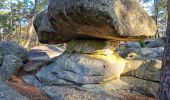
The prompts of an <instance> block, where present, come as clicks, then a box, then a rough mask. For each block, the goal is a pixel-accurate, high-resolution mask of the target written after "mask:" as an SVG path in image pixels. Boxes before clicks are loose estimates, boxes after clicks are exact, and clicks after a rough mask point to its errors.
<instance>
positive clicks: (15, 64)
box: [0, 55, 23, 80]
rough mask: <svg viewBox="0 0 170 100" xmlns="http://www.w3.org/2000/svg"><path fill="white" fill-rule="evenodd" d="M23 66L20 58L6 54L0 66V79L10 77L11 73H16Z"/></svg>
mask: <svg viewBox="0 0 170 100" xmlns="http://www.w3.org/2000/svg"><path fill="white" fill-rule="evenodd" d="M22 66H23V62H22V60H21V59H20V58H18V57H16V56H14V55H6V56H4V58H3V63H2V65H1V66H0V80H7V79H10V78H11V76H12V75H17V74H18V73H19V71H20V69H21V68H22Z"/></svg>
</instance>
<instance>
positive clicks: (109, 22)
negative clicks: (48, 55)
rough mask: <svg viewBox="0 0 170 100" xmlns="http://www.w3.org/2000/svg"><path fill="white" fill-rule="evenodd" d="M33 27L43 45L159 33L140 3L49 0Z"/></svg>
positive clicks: (131, 1)
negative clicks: (73, 40)
mask: <svg viewBox="0 0 170 100" xmlns="http://www.w3.org/2000/svg"><path fill="white" fill-rule="evenodd" d="M47 15H48V16H47ZM34 26H35V29H36V32H37V34H38V36H39V40H40V42H42V43H63V42H68V41H70V40H72V39H109V40H110V39H114V40H115V39H116V40H130V39H132V40H134V39H138V38H143V37H149V36H153V35H154V34H155V33H156V24H155V22H154V21H153V20H152V19H151V18H150V17H149V16H148V14H147V13H146V11H144V9H143V8H142V7H140V5H139V4H138V2H137V0H128V1H123V0H104V1H103V0H62V1H60V0H50V2H49V6H48V12H47V10H46V11H43V12H42V13H40V14H39V15H38V16H37V18H36V20H35V21H34Z"/></svg>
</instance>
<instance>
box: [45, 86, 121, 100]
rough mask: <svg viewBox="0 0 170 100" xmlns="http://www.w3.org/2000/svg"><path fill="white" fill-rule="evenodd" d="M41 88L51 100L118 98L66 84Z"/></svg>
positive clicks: (109, 99)
mask: <svg viewBox="0 0 170 100" xmlns="http://www.w3.org/2000/svg"><path fill="white" fill-rule="evenodd" d="M42 90H43V91H45V93H46V94H47V95H48V96H49V97H51V100H119V99H118V98H116V97H113V96H111V95H109V94H107V93H104V92H103V93H102V92H101V93H95V92H90V91H83V90H78V89H75V88H72V87H68V86H65V87H64V86H44V87H42Z"/></svg>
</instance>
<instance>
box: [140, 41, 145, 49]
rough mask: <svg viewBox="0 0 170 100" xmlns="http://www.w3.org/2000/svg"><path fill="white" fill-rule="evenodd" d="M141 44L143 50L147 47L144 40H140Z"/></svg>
mask: <svg viewBox="0 0 170 100" xmlns="http://www.w3.org/2000/svg"><path fill="white" fill-rule="evenodd" d="M139 43H140V46H141V47H142V48H144V47H145V46H146V45H145V42H144V40H140V41H139Z"/></svg>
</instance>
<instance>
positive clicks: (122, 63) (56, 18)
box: [23, 0, 162, 100]
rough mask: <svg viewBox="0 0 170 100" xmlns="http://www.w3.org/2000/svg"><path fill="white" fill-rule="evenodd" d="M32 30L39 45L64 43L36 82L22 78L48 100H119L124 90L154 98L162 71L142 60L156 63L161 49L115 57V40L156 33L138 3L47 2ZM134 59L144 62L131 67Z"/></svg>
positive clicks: (124, 0)
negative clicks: (59, 52)
mask: <svg viewBox="0 0 170 100" xmlns="http://www.w3.org/2000/svg"><path fill="white" fill-rule="evenodd" d="M34 27H35V30H36V32H37V34H38V36H39V41H40V42H42V43H47V44H52V43H65V42H66V43H68V44H67V47H66V50H65V52H64V53H63V54H62V55H60V56H59V57H56V58H55V59H53V62H52V64H49V65H48V66H46V67H43V68H42V69H41V70H40V71H38V73H37V74H36V76H35V77H34V76H33V77H25V78H24V77H23V78H24V79H25V81H27V82H28V83H30V84H34V85H36V86H38V87H39V88H40V89H42V90H43V91H44V92H45V93H46V94H47V95H48V96H49V97H51V99H52V100H71V99H75V100H79V99H94V100H103V97H104V98H106V99H108V100H112V99H113V100H114V99H118V100H119V99H120V95H119V92H118V91H124V90H125V91H130V92H134V91H136V92H134V93H135V94H140V95H146V96H152V97H155V96H156V92H157V89H158V85H159V84H158V81H159V80H158V77H156V75H159V73H160V72H159V68H160V65H158V66H157V65H155V66H154V64H153V63H156V64H158V63H159V64H160V62H159V61H158V62H157V60H154V59H152V60H151V61H145V60H147V59H149V58H156V59H158V60H159V59H160V58H161V55H160V54H159V52H161V50H162V49H160V51H158V50H156V49H155V48H152V49H150V48H145V49H141V48H140V46H137V47H138V49H136V48H129V49H128V51H125V52H123V54H124V56H122V57H125V58H126V59H124V58H121V57H120V56H119V55H118V54H117V53H116V52H115V49H116V46H117V41H118V40H127V41H130V40H138V39H144V38H146V37H150V36H153V35H154V34H155V33H156V25H155V23H154V21H153V20H152V19H151V18H150V17H149V16H148V15H147V13H146V12H145V11H144V10H143V8H141V7H140V6H139V4H138V2H137V1H136V0H128V1H127V0H50V3H49V6H48V11H47V10H45V11H43V12H41V13H40V14H39V15H38V16H37V18H36V19H35V21H34ZM134 51H135V53H134V55H133V52H134ZM153 51H154V54H151V52H153ZM120 52H121V51H120ZM131 52H132V53H131ZM136 53H137V54H136ZM156 54H158V55H156ZM130 55H132V57H131V56H130ZM143 58H145V59H143ZM137 59H138V60H139V61H141V60H142V61H141V62H140V63H139V64H134V63H135V62H133V61H134V60H137ZM143 60H144V61H145V63H143ZM133 64H134V65H133ZM149 64H153V66H149ZM143 66H144V67H143ZM141 71H142V72H145V71H146V72H145V73H146V75H145V74H143V73H142V72H141ZM121 74H122V75H123V76H121ZM148 75H152V76H153V77H154V79H153V80H151V76H148ZM29 80H30V81H29ZM148 80H149V81H148ZM39 82H40V83H41V84H40V83H39ZM147 86H149V88H147ZM116 92H118V93H116ZM101 93H102V94H101ZM120 93H121V92H120ZM121 99H122V98H121Z"/></svg>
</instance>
